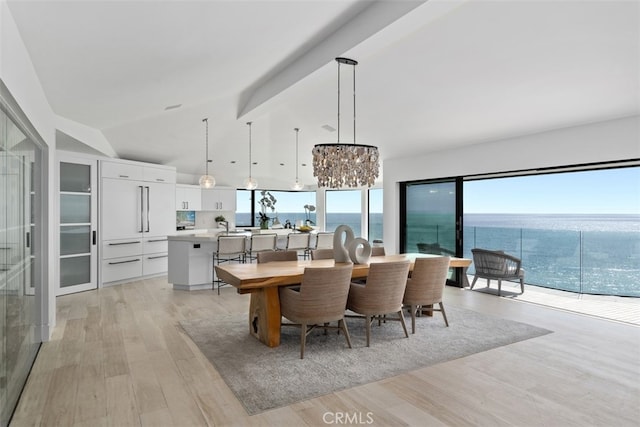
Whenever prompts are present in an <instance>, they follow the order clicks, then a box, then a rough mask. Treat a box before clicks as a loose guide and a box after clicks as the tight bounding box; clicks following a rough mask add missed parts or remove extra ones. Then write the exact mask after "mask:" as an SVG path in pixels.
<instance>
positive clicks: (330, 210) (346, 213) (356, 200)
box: [325, 190, 362, 237]
mask: <svg viewBox="0 0 640 427" xmlns="http://www.w3.org/2000/svg"><path fill="white" fill-rule="evenodd" d="M325 206H326V226H325V229H326V231H335V229H336V227H338V226H339V225H341V224H345V225H348V226H349V227H351V229H352V230H353V234H354V235H355V236H356V237H359V236H362V225H361V224H362V191H360V190H329V191H327V192H326V198H325Z"/></svg>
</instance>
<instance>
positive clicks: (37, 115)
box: [0, 1, 57, 341]
mask: <svg viewBox="0 0 640 427" xmlns="http://www.w3.org/2000/svg"><path fill="white" fill-rule="evenodd" d="M0 78H1V79H2V81H3V82H4V84H5V85H6V86H7V88H8V89H9V91H10V92H11V95H12V96H13V98H14V99H15V100H16V101H17V103H18V105H19V106H20V108H21V110H22V111H23V112H24V114H25V115H26V116H27V117H28V119H29V121H30V122H31V124H32V125H33V127H34V128H35V130H36V131H37V132H38V134H39V135H40V137H41V138H42V140H43V141H44V143H45V144H46V147H45V149H44V153H43V154H44V160H43V162H44V164H43V171H42V173H43V174H45V179H44V182H45V183H46V187H45V188H44V189H43V192H44V193H45V200H43V207H42V208H43V211H44V212H45V219H44V220H45V224H44V227H43V229H44V231H45V233H46V235H45V241H44V242H43V245H44V248H43V250H44V258H43V260H42V261H43V269H44V270H45V274H44V276H45V280H44V282H43V290H42V301H40V303H41V304H42V306H43V312H42V315H43V318H42V319H40V322H41V324H40V325H39V326H40V330H41V333H42V339H43V340H45V341H46V340H48V339H49V338H50V336H51V332H52V331H53V327H54V326H55V313H56V310H55V293H54V289H53V281H52V280H49V278H53V277H57V269H56V268H57V267H56V263H55V262H54V259H53V252H54V251H53V250H51V248H52V247H53V245H54V244H55V242H56V241H57V240H56V237H55V232H56V230H55V227H54V223H53V218H52V215H51V214H52V212H53V210H54V209H55V206H56V200H55V198H54V197H53V195H54V194H55V191H54V181H55V180H54V179H52V177H53V172H54V171H55V156H54V153H55V117H54V114H53V111H52V110H51V106H50V105H49V103H48V101H47V99H46V96H45V94H44V91H43V90H42V86H41V85H40V81H39V80H38V76H37V75H36V72H35V69H34V67H33V64H32V63H31V59H30V58H29V54H28V52H27V49H26V47H25V46H24V43H23V42H22V38H21V37H20V34H19V32H18V29H17V27H16V24H15V22H14V20H13V17H12V16H11V13H10V12H9V9H8V7H7V3H6V2H4V1H2V2H0Z"/></svg>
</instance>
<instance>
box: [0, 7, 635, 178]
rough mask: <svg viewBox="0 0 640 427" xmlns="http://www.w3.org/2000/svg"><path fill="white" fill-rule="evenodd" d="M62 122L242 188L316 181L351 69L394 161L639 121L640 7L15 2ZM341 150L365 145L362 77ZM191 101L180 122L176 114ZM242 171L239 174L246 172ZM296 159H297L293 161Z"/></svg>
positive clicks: (348, 107) (129, 151)
mask: <svg viewBox="0 0 640 427" xmlns="http://www.w3.org/2000/svg"><path fill="white" fill-rule="evenodd" d="M8 3H9V8H10V10H11V13H12V15H13V17H14V19H15V21H16V23H17V25H18V28H19V30H20V33H21V35H22V37H23V39H24V42H25V44H26V46H27V49H28V50H29V53H30V55H31V58H32V61H33V63H34V66H35V68H36V71H37V73H38V76H39V78H40V80H41V82H42V86H43V88H44V91H45V93H46V95H47V98H48V100H49V102H50V104H51V106H52V108H53V109H54V112H55V113H56V114H57V115H59V116H62V117H65V118H67V119H70V120H73V121H76V122H79V123H82V124H84V125H87V126H90V127H93V128H96V129H99V130H101V131H102V132H103V134H104V135H105V137H106V138H107V140H108V141H109V143H110V144H111V145H112V147H113V148H114V150H115V151H116V152H117V153H118V155H119V157H121V158H127V159H134V160H142V161H150V162H154V163H161V164H167V165H173V166H176V167H177V168H178V171H179V172H181V173H185V174H193V175H200V174H202V173H203V172H204V166H205V154H204V153H205V128H204V123H203V122H202V119H203V118H205V117H208V118H209V144H210V151H211V155H210V158H212V159H213V163H212V164H211V166H210V171H211V172H212V174H213V175H214V176H215V177H216V179H217V181H218V184H221V185H228V186H233V187H240V186H241V185H242V181H243V178H244V177H246V175H247V174H248V138H249V137H248V127H247V125H246V124H245V123H246V122H247V121H252V122H253V125H252V135H253V138H252V141H253V159H254V161H257V162H258V164H257V165H255V166H254V167H253V175H254V177H256V178H257V179H258V182H259V184H260V187H271V188H282V189H285V188H288V186H289V185H290V184H291V183H292V181H293V179H294V175H295V169H294V167H295V166H294V164H295V132H294V131H293V128H295V127H298V128H300V134H299V137H300V163H305V164H306V166H301V167H300V176H301V178H302V180H303V181H304V182H305V183H306V184H314V178H313V176H312V170H311V166H310V163H311V148H312V146H313V145H314V144H316V143H322V142H334V141H336V139H337V133H336V132H329V131H327V130H325V129H324V128H323V125H329V126H332V127H334V128H336V127H337V71H336V70H337V65H336V63H335V61H334V60H333V58H335V57H337V56H347V57H349V58H353V59H356V60H357V61H359V65H358V66H357V67H356V85H357V92H356V96H357V126H356V127H357V142H359V143H363V144H373V145H378V146H379V147H380V152H381V156H382V158H383V159H387V158H398V157H407V156H412V155H415V154H416V153H424V152H428V151H432V150H442V149H446V148H448V147H453V146H462V145H466V144H475V143H481V142H485V141H489V140H496V139H503V138H509V137H513V136H518V135H525V134H531V133H536V132H541V131H545V130H550V129H555V128H562V127H568V126H575V125H580V124H585V123H591V122H597V121H602V120H608V119H613V118H618V117H625V116H631V115H636V114H639V111H640V78H639V76H640V2H638V1H579V0H570V1H550V0H548V1H520V0H510V1H506V0H505V1H498V0H496V1H484V0H471V1H464V0H455V1H454V0H447V1H443V0H440V1H436V0H430V1H426V2H425V1H408V0H398V1H356V0H334V1H329V0H298V1H293V0H289V1H272V0H256V1H222V0H218V1H212V0H209V1H189V0H183V1H154V2H152V1H56V0H50V1H42V2H39V1H26V0H25V1H15V0H14V1H9V2H8ZM342 70H343V72H342V73H341V89H342V104H341V123H340V124H341V135H340V137H341V142H351V141H352V140H353V138H352V135H353V104H352V70H351V69H350V67H343V68H342ZM176 104H181V105H182V106H181V107H180V108H176V109H172V110H168V111H165V108H166V107H167V106H172V105H176ZM232 161H235V162H236V163H231V162H232ZM281 163H283V164H284V166H281V165H280V164H281Z"/></svg>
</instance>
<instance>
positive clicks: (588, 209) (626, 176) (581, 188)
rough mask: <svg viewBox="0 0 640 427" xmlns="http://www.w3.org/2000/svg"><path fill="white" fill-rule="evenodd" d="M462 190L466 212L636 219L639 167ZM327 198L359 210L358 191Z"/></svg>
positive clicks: (308, 197)
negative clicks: (606, 215)
mask: <svg viewBox="0 0 640 427" xmlns="http://www.w3.org/2000/svg"><path fill="white" fill-rule="evenodd" d="M438 188H439V187H438ZM447 188H448V187H447ZM443 189H446V188H444V187H443ZM463 192H464V211H465V213H516V214H517V213H522V214H527V213H538V214H545V213H546V214H550V213H557V214H631V215H640V167H630V168H618V169H604V170H596V171H581V172H566V173H554V174H546V175H534V176H522V177H512V178H499V179H484V180H477V181H465V183H464V188H463ZM273 193H274V194H277V197H276V198H277V199H278V201H277V203H276V208H277V210H278V212H304V208H303V207H304V205H305V204H315V193H314V192H312V191H301V192H273ZM445 193H446V192H444V191H439V192H438V194H439V195H440V197H446V194H445ZM326 194H327V205H328V209H329V211H331V212H340V213H348V212H360V209H361V202H360V194H361V193H360V190H344V191H327V193H326ZM425 196H427V195H426V194H425ZM434 197H435V196H434V194H431V195H428V198H430V199H432V200H434V199H433V198H434ZM369 203H370V207H371V212H382V190H381V189H378V190H372V191H371V192H370V200H369ZM425 203H426V201H425ZM418 205H419V204H418ZM244 206H245V204H244V203H243V201H242V200H241V197H240V196H239V197H238V211H239V212H243V211H248V206H249V204H248V203H246V206H247V208H246V210H243V208H244ZM452 206H455V205H452ZM416 207H417V208H420V207H419V206H416Z"/></svg>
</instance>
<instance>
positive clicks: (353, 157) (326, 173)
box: [312, 58, 380, 188]
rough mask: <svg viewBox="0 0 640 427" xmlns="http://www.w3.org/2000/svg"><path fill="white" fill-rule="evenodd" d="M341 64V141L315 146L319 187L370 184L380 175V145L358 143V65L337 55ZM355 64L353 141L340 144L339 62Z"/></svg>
mask: <svg viewBox="0 0 640 427" xmlns="http://www.w3.org/2000/svg"><path fill="white" fill-rule="evenodd" d="M336 62H337V63H338V142H337V143H330V144H317V145H315V146H314V147H313V151H312V154H313V176H315V177H317V178H318V187H329V188H341V187H361V186H367V187H371V186H372V185H373V184H374V182H375V179H376V178H377V177H378V174H379V169H380V164H379V158H380V156H379V154H378V147H374V146H373V145H363V144H356V65H358V62H357V61H354V60H353V59H349V58H336ZM341 64H346V65H351V66H353V144H340V65H341Z"/></svg>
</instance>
